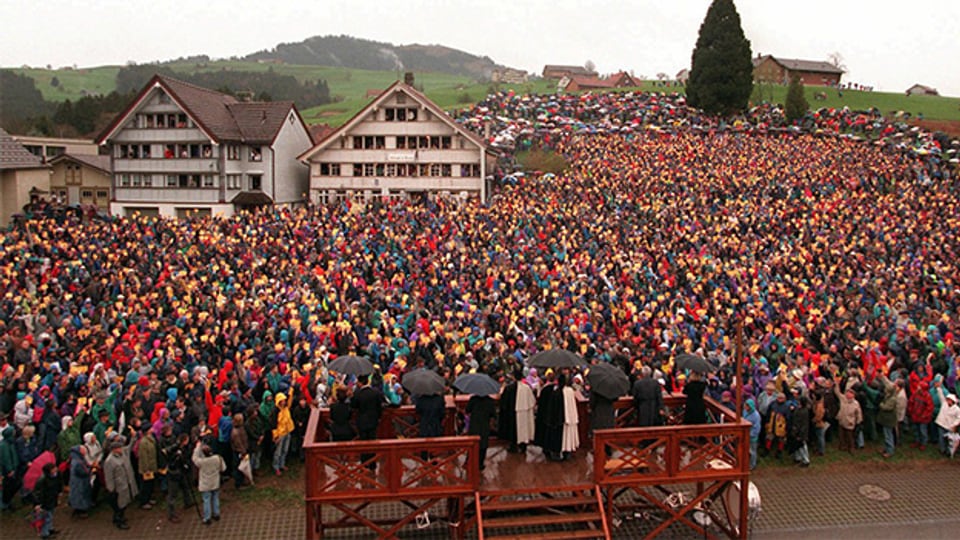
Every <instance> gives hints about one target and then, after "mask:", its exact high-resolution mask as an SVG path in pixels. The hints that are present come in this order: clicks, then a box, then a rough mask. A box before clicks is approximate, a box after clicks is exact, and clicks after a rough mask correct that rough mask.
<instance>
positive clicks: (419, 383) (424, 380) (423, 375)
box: [400, 368, 445, 396]
mask: <svg viewBox="0 0 960 540" xmlns="http://www.w3.org/2000/svg"><path fill="white" fill-rule="evenodd" d="M400 384H401V385H403V387H404V388H406V389H407V392H410V393H411V394H413V395H415V396H429V395H430V394H442V393H443V390H444V388H445V385H444V382H443V377H441V376H440V375H439V374H438V373H437V372H436V371H433V370H430V369H426V368H421V369H415V370H413V371H410V372H408V373H406V374H404V376H403V379H402V380H401V381H400Z"/></svg>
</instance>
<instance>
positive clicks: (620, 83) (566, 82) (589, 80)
mask: <svg viewBox="0 0 960 540" xmlns="http://www.w3.org/2000/svg"><path fill="white" fill-rule="evenodd" d="M631 86H640V82H639V81H638V80H636V79H634V78H633V76H631V75H630V74H629V73H627V72H626V71H620V72H617V73H614V74H613V75H610V76H609V77H605V78H599V77H587V76H583V75H569V76H566V77H563V78H562V79H560V82H558V83H557V88H559V89H560V90H561V91H564V92H582V91H584V90H609V89H612V88H627V87H631Z"/></svg>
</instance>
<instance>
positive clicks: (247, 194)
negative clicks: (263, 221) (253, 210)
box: [230, 191, 273, 206]
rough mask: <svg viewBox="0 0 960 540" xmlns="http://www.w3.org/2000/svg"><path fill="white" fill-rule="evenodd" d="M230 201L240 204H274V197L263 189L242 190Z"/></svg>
mask: <svg viewBox="0 0 960 540" xmlns="http://www.w3.org/2000/svg"><path fill="white" fill-rule="evenodd" d="M230 202H231V203H232V204H236V205H240V206H260V205H265V204H273V199H271V198H270V196H269V195H267V194H266V193H264V192H262V191H241V192H240V193H237V195H236V196H235V197H234V198H233V200H231V201H230Z"/></svg>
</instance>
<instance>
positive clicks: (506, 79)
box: [490, 68, 529, 84]
mask: <svg viewBox="0 0 960 540" xmlns="http://www.w3.org/2000/svg"><path fill="white" fill-rule="evenodd" d="M528 79H529V75H527V72H526V71H525V70H522V69H514V68H497V69H494V70H493V71H492V72H491V73H490V81H491V82H495V83H504V84H523V83H525V82H527V80H528Z"/></svg>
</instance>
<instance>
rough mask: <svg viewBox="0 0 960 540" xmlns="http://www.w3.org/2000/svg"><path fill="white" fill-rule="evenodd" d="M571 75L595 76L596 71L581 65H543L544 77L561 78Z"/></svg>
mask: <svg viewBox="0 0 960 540" xmlns="http://www.w3.org/2000/svg"><path fill="white" fill-rule="evenodd" d="M573 75H579V76H581V77H596V76H597V72H596V71H591V70H589V69H587V68H585V67H583V66H554V65H551V64H547V65H545V66H543V78H544V79H562V78H563V77H569V76H573Z"/></svg>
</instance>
